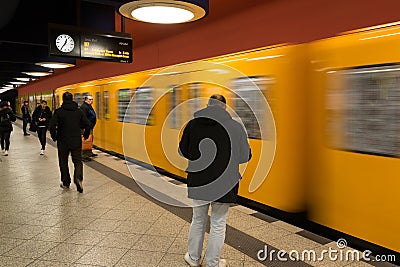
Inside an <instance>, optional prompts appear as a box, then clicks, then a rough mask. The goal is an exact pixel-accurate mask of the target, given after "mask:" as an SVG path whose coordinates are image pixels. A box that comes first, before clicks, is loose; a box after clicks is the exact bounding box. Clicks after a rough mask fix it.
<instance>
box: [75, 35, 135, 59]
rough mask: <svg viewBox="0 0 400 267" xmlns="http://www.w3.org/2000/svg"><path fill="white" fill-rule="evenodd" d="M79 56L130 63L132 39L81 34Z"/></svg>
mask: <svg viewBox="0 0 400 267" xmlns="http://www.w3.org/2000/svg"><path fill="white" fill-rule="evenodd" d="M81 58H95V59H104V60H110V61H118V62H123V63H131V62H132V39H126V38H119V37H115V36H110V37H109V36H100V35H95V34H82V35H81Z"/></svg>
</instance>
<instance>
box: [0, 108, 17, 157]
mask: <svg viewBox="0 0 400 267" xmlns="http://www.w3.org/2000/svg"><path fill="white" fill-rule="evenodd" d="M16 119H17V118H16V117H15V116H14V113H13V112H12V110H11V107H10V102H8V101H2V102H0V138H1V151H2V152H3V155H4V156H8V150H9V149H10V136H11V132H12V130H13V127H12V123H11V122H13V121H15V120H16Z"/></svg>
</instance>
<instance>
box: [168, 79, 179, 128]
mask: <svg viewBox="0 0 400 267" xmlns="http://www.w3.org/2000/svg"><path fill="white" fill-rule="evenodd" d="M169 96H170V98H169V100H170V102H169V109H170V110H169V111H170V114H169V126H170V128H172V129H180V126H181V115H182V112H178V111H177V110H175V108H176V107H177V106H178V105H179V104H180V103H182V89H181V88H179V86H178V85H171V86H170V89H169Z"/></svg>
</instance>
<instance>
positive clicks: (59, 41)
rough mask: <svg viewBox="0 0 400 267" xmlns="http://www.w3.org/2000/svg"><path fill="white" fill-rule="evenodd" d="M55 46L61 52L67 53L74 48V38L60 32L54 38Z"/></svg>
mask: <svg viewBox="0 0 400 267" xmlns="http://www.w3.org/2000/svg"><path fill="white" fill-rule="evenodd" d="M56 47H57V49H58V50H60V51H61V52H64V53H69V52H71V51H72V50H74V47H75V42H74V39H73V38H72V37H71V36H69V35H68V34H60V35H58V36H57V38H56Z"/></svg>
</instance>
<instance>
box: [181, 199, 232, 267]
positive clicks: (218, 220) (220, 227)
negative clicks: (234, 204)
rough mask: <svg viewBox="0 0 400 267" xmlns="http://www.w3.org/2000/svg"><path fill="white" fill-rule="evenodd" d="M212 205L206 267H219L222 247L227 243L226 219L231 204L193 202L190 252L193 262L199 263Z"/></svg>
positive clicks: (189, 242) (189, 241)
mask: <svg viewBox="0 0 400 267" xmlns="http://www.w3.org/2000/svg"><path fill="white" fill-rule="evenodd" d="M210 205H211V217H210V235H209V237H208V244H207V251H206V266H207V267H217V266H218V264H219V257H220V254H221V249H222V246H223V244H224V242H225V231H226V217H227V215H228V209H229V206H230V204H229V203H218V202H211V203H210V202H209V201H203V200H195V199H194V200H193V218H192V223H191V224H190V231H189V240H188V252H189V256H190V258H191V259H192V260H194V261H196V262H199V261H200V258H201V252H202V250H203V241H204V234H205V232H206V224H207V219H208V208H209V206H210Z"/></svg>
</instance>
